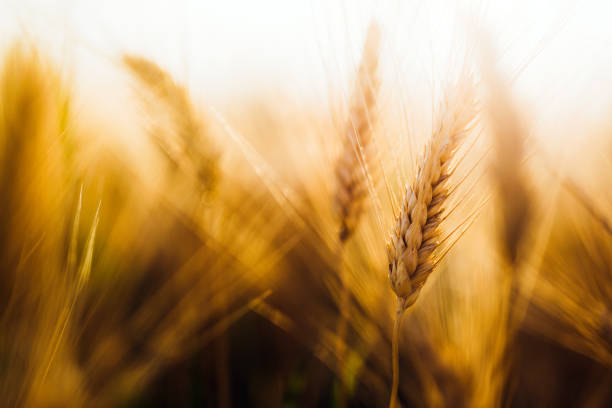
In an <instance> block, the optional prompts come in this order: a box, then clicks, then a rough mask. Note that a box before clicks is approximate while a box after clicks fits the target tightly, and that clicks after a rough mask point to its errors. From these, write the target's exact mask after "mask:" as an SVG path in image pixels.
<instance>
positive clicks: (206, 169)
mask: <svg viewBox="0 0 612 408" xmlns="http://www.w3.org/2000/svg"><path fill="white" fill-rule="evenodd" d="M123 64H124V66H125V67H126V68H127V70H128V71H129V72H130V73H131V74H132V75H133V76H134V78H136V79H138V81H140V83H141V84H142V85H144V86H145V87H146V88H147V89H148V90H150V91H151V93H152V94H153V95H154V96H155V98H157V100H158V101H160V102H162V103H163V104H164V106H165V107H167V108H168V112H170V114H171V118H172V121H173V124H174V128H175V131H176V133H177V136H178V139H179V140H177V141H172V142H171V141H169V140H167V137H161V135H159V134H157V133H156V134H154V136H155V139H156V142H157V143H158V145H159V147H160V148H161V150H162V151H163V152H164V153H165V154H166V155H167V156H168V158H169V159H170V160H171V161H172V162H174V163H175V164H176V165H177V166H178V167H181V168H182V169H183V170H184V171H186V172H187V173H190V174H191V175H193V176H194V177H195V178H196V179H197V180H198V181H199V182H200V183H201V185H202V187H203V190H204V191H205V192H211V191H213V190H214V189H215V188H216V185H217V183H218V179H219V174H218V173H219V170H218V159H219V155H218V152H216V151H215V149H213V148H212V146H211V143H210V140H203V139H205V136H206V135H205V133H206V132H205V129H204V126H203V124H202V121H201V119H200V117H199V115H198V114H197V111H196V108H195V107H194V105H193V103H192V101H191V98H190V97H189V93H188V92H187V89H186V88H185V87H184V86H182V85H180V84H178V83H177V82H176V81H175V80H174V79H173V78H172V76H171V75H170V74H169V73H168V72H166V71H165V70H164V69H162V68H161V67H160V66H159V65H157V64H156V63H155V62H153V61H151V60H149V59H147V58H144V57H140V56H135V55H127V54H126V55H124V56H123ZM177 142H178V145H179V146H180V147H179V148H178V149H177V147H176V145H177ZM203 144H205V145H206V150H205V149H203V148H202V145H203ZM177 150H178V151H177Z"/></svg>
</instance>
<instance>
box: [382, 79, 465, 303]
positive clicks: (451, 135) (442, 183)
mask: <svg viewBox="0 0 612 408" xmlns="http://www.w3.org/2000/svg"><path fill="white" fill-rule="evenodd" d="M470 83H471V82H470ZM460 85H461V88H460V89H457V90H456V91H455V92H454V93H453V95H452V96H449V97H447V100H446V101H445V102H444V104H443V106H442V111H441V113H440V117H439V119H438V122H437V125H436V126H435V128H434V132H433V134H432V137H431V140H430V141H429V143H428V144H427V146H426V147H425V150H424V152H423V154H422V156H421V158H420V160H419V164H418V169H417V173H416V177H415V179H414V181H413V182H412V184H411V185H410V186H407V187H406V190H405V194H404V197H403V201H402V207H401V210H400V212H399V214H398V216H397V217H396V221H395V227H394V229H393V231H392V233H391V237H390V239H389V242H388V243H387V255H388V261H389V280H390V282H391V287H392V289H393V291H394V292H395V294H396V295H397V297H398V298H399V299H400V300H401V305H400V307H401V309H406V308H408V307H410V306H411V305H412V304H414V302H415V301H416V300H417V298H418V295H419V293H420V291H421V288H422V287H423V285H424V284H425V281H426V280H427V278H428V276H429V274H430V273H431V272H432V271H433V269H434V266H435V264H436V262H435V261H434V257H433V254H434V251H435V250H436V249H438V242H439V238H440V235H441V230H440V226H441V221H442V220H443V216H444V215H445V205H446V202H447V200H448V198H449V195H450V193H449V188H448V180H449V177H450V176H451V174H452V167H451V163H452V162H453V157H454V155H455V153H456V151H457V149H458V148H459V147H460V145H461V142H462V141H463V140H464V138H465V136H466V134H467V133H468V131H469V129H470V125H471V124H472V123H473V121H474V119H475V115H476V108H475V106H476V105H475V101H474V98H473V96H472V95H473V94H472V88H471V86H467V85H462V84H460Z"/></svg>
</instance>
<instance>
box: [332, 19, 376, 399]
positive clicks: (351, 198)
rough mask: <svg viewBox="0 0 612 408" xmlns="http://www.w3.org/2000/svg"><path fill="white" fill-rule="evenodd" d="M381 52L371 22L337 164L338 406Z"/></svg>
mask: <svg viewBox="0 0 612 408" xmlns="http://www.w3.org/2000/svg"><path fill="white" fill-rule="evenodd" d="M379 49H380V28H379V26H378V24H376V22H372V23H370V26H369V28H368V32H367V35H366V40H365V43H364V46H363V53H362V56H361V61H360V63H359V69H358V71H357V78H356V81H355V88H354V90H353V95H352V97H351V100H350V108H349V114H348V120H347V123H346V128H345V135H344V136H345V137H344V138H343V144H342V151H341V154H340V156H339V157H338V160H337V162H336V168H335V173H336V182H337V190H336V196H335V204H336V209H337V211H338V214H339V217H340V231H339V234H338V238H339V249H338V252H339V259H340V262H339V263H340V266H339V268H340V271H339V280H340V300H339V308H340V317H339V320H338V325H337V329H336V332H337V335H338V341H337V344H336V357H337V362H338V364H337V371H338V375H339V376H340V377H341V378H342V384H340V402H339V406H341V407H342V406H344V405H345V387H344V385H343V384H344V379H343V363H344V354H345V347H344V345H345V341H344V340H345V337H346V332H347V324H348V314H349V308H350V297H349V290H348V287H347V282H346V271H345V270H344V267H343V262H342V257H343V252H344V251H343V247H344V244H345V243H346V241H347V240H348V239H349V238H350V237H351V236H352V234H353V232H354V231H355V228H356V226H357V224H358V222H359V219H360V218H361V215H362V212H363V206H364V202H365V199H366V196H367V192H368V188H367V183H368V180H367V177H368V171H367V167H366V166H367V161H368V156H369V152H370V150H371V139H372V130H373V124H374V120H375V109H374V105H375V102H376V96H377V93H378V89H379V85H380V81H379V80H378V77H377V69H378V54H379Z"/></svg>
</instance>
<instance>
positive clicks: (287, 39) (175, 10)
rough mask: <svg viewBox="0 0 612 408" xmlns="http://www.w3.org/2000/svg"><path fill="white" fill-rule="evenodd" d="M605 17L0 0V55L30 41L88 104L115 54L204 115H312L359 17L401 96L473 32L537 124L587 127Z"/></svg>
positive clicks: (352, 6)
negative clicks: (303, 110)
mask: <svg viewBox="0 0 612 408" xmlns="http://www.w3.org/2000/svg"><path fill="white" fill-rule="evenodd" d="M611 4H612V2H610V1H571V0H550V1H537V0H518V1H442V0H431V1H400V0H390V1H386V2H373V1H363V0H355V1H349V0H340V1H331V0H313V1H310V2H309V1H300V0H258V1H237V0H225V1H206V0H204V1H202V0H199V1H198V0H185V1H153V0H147V1H126V0H104V1H100V0H82V1H77V0H56V1H52V0H0V35H1V36H0V38H2V39H1V40H0V45H7V44H8V43H9V41H10V39H11V38H15V37H16V36H19V35H24V34H27V35H29V36H32V37H34V38H35V39H36V40H37V41H38V42H39V43H41V44H42V46H43V48H44V49H45V50H47V52H49V53H51V54H52V55H56V56H57V55H59V56H61V58H62V59H63V61H64V64H65V65H66V66H68V67H70V69H71V70H74V73H75V74H76V78H80V79H81V80H82V81H83V82H80V83H82V84H87V86H86V87H85V88H87V89H89V90H90V92H93V93H96V92H99V91H100V90H103V89H108V88H109V87H112V85H113V82H115V80H116V77H115V76H113V72H114V71H117V65H116V64H117V62H116V59H117V57H118V56H119V55H120V53H121V52H124V51H129V52H135V53H139V54H144V55H145V56H148V57H151V58H153V59H154V60H155V61H157V62H158V63H160V64H161V65H162V66H164V67H165V68H167V69H169V70H170V71H171V72H173V73H174V74H175V75H177V76H178V77H179V78H181V80H183V81H185V82H187V83H188V84H189V85H190V87H191V89H193V90H194V93H195V94H197V95H198V96H200V97H202V96H203V95H205V96H206V98H207V99H208V100H210V101H217V102H218V103H223V101H225V102H227V101H229V100H231V98H233V97H235V95H237V94H244V95H248V94H250V93H251V94H253V93H256V92H258V91H260V90H266V92H275V91H279V92H283V93H285V94H288V95H291V97H293V98H295V99H296V100H297V99H300V98H302V99H305V100H310V101H314V102H317V101H326V100H327V99H328V97H329V93H330V90H334V89H336V90H340V91H342V90H343V89H345V88H346V86H347V85H346V83H347V81H346V79H347V75H349V74H350V73H351V69H352V68H354V66H355V64H356V61H357V59H358V54H359V50H360V47H361V43H362V41H363V37H364V35H365V30H366V26H367V24H368V22H369V20H370V18H371V17H373V16H374V17H376V18H377V19H378V20H379V21H380V23H381V25H382V27H383V42H384V46H383V57H382V58H383V61H385V62H386V63H385V65H384V67H385V75H386V76H385V78H384V79H385V80H386V81H387V84H388V85H389V84H392V86H400V87H402V88H406V89H411V88H413V87H418V86H423V87H425V88H427V86H430V87H431V79H432V78H442V77H443V76H444V72H445V70H449V69H451V68H452V67H453V66H456V65H458V64H457V61H458V60H460V59H461V58H462V57H461V56H462V55H464V54H462V53H461V51H460V50H462V48H461V47H460V46H459V47H458V46H457V44H464V43H465V41H464V38H466V37H469V36H470V32H472V33H474V27H477V28H476V29H477V30H480V31H479V32H486V33H489V35H490V38H491V41H492V43H493V44H494V46H495V47H496V49H497V53H498V55H499V62H500V65H501V67H502V69H503V70H505V71H506V74H507V75H508V76H512V75H513V74H514V73H516V72H518V71H519V70H521V69H522V71H521V75H520V76H519V77H518V79H517V81H516V82H515V84H514V86H515V88H516V90H517V92H519V93H520V94H521V95H523V96H524V97H525V98H528V99H529V100H530V101H532V104H533V105H534V109H536V110H537V111H538V112H539V113H542V114H546V113H547V112H548V113H550V114H551V115H554V116H556V117H559V115H587V116H588V115H592V116H593V117H596V116H600V115H602V114H604V113H605V111H607V110H609V108H610V103H609V99H610V96H611V95H612V92H611V90H612V69H611V68H612V24H611V23H610V18H611V16H612V5H611ZM474 22H478V23H477V24H474ZM476 38H477V36H476ZM449 54H452V55H453V56H454V59H453V58H451V59H449V58H448V55H449ZM385 58H386V59H385ZM523 68H524V69H523ZM423 83H424V84H425V85H422V84H423ZM419 84H421V85H419ZM343 87H344V88H343Z"/></svg>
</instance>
